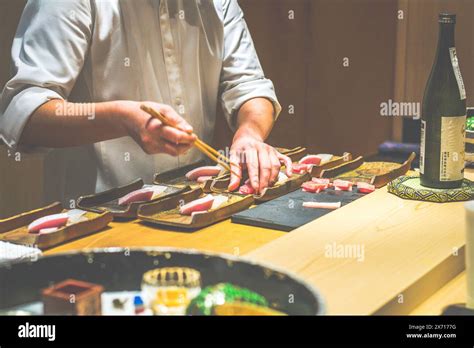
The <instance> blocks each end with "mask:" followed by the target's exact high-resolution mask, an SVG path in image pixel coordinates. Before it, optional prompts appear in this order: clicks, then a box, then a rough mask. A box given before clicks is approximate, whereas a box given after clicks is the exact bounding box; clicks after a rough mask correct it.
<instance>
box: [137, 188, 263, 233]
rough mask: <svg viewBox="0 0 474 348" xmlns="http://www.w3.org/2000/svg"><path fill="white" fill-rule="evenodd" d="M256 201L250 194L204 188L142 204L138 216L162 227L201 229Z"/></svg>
mask: <svg viewBox="0 0 474 348" xmlns="http://www.w3.org/2000/svg"><path fill="white" fill-rule="evenodd" d="M253 202H254V199H253V197H252V196H250V195H247V196H243V195H238V194H229V193H211V194H206V193H204V191H203V189H202V188H196V189H193V190H191V191H189V192H186V193H183V194H181V195H179V196H175V197H171V198H167V199H164V200H161V201H159V202H156V203H149V204H143V205H141V206H140V208H139V209H138V218H139V219H140V220H142V221H144V222H146V223H151V224H156V225H161V226H168V227H175V228H180V229H198V228H202V227H206V226H209V225H212V224H214V223H216V222H218V221H221V220H225V219H227V218H229V217H230V216H232V215H233V214H235V213H238V212H240V211H242V210H245V209H248V208H249V207H250V206H251V205H252V204H253Z"/></svg>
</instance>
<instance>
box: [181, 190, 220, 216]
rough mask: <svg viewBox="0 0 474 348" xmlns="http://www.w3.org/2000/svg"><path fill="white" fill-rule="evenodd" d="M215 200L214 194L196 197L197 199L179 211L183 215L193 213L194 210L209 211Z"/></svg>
mask: <svg viewBox="0 0 474 348" xmlns="http://www.w3.org/2000/svg"><path fill="white" fill-rule="evenodd" d="M213 202H214V197H213V196H212V195H207V196H205V197H203V198H200V199H196V200H195V201H192V202H189V203H187V204H185V205H183V206H182V207H181V208H180V209H179V212H180V213H181V215H191V214H192V213H194V212H202V211H207V210H209V209H211V208H212V203H213Z"/></svg>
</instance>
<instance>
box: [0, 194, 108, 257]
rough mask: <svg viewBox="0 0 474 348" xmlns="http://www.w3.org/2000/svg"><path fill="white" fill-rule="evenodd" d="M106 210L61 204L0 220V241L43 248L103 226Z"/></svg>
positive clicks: (88, 233) (106, 214) (106, 218)
mask: <svg viewBox="0 0 474 348" xmlns="http://www.w3.org/2000/svg"><path fill="white" fill-rule="evenodd" d="M112 219H113V217H112V214H111V213H109V212H100V213H95V212H88V211H84V210H80V209H73V210H65V209H63V208H62V206H61V203H53V204H51V205H49V206H47V207H44V208H40V209H37V210H33V211H30V212H26V213H23V214H20V215H16V216H13V217H10V218H7V219H4V220H0V240H1V241H4V242H9V243H13V244H21V245H26V246H34V247H37V248H39V249H41V250H46V249H49V248H52V247H55V246H57V245H60V244H63V243H66V242H68V241H71V240H73V239H76V238H80V237H84V236H87V235H90V234H93V233H96V232H99V231H100V230H102V229H104V228H105V227H106V226H107V225H108V224H109V223H110V222H111V221H112Z"/></svg>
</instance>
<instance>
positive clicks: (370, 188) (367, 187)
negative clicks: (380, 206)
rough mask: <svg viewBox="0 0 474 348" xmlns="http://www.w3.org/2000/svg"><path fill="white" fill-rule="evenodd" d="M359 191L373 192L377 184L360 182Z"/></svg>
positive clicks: (358, 184)
mask: <svg viewBox="0 0 474 348" xmlns="http://www.w3.org/2000/svg"><path fill="white" fill-rule="evenodd" d="M356 185H357V191H358V192H360V193H372V192H374V191H375V186H374V185H371V184H369V183H366V182H358V183H357V184H356Z"/></svg>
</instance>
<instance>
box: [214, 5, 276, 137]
mask: <svg viewBox="0 0 474 348" xmlns="http://www.w3.org/2000/svg"><path fill="white" fill-rule="evenodd" d="M222 18H223V22H224V59H223V66H222V72H221V79H220V91H221V99H222V105H223V109H224V113H225V116H226V118H227V121H228V123H229V125H230V127H231V128H232V129H235V117H234V115H235V112H236V111H237V110H239V109H240V107H241V106H242V104H244V103H245V102H246V101H248V100H250V99H253V98H257V97H263V98H267V99H269V100H270V101H271V102H272V103H273V107H274V110H275V112H274V117H275V119H276V118H277V117H278V115H279V114H280V111H281V106H280V104H279V102H278V100H277V97H276V94H275V89H274V86H273V83H272V81H270V80H269V79H266V78H265V75H264V73H263V69H262V67H261V65H260V61H259V59H258V56H257V52H256V51H255V46H254V43H253V41H252V37H251V35H250V32H249V30H248V27H247V23H246V22H245V19H244V15H243V12H242V10H241V8H240V7H239V5H238V3H237V0H224V1H223V2H222Z"/></svg>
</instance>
